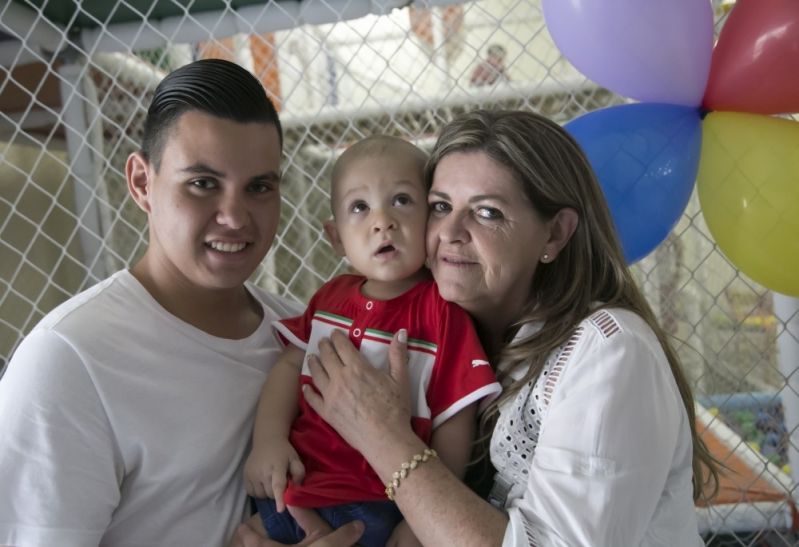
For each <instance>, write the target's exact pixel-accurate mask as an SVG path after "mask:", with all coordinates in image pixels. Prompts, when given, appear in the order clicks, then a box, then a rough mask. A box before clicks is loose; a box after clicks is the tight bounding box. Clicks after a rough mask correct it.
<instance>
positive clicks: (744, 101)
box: [703, 0, 799, 114]
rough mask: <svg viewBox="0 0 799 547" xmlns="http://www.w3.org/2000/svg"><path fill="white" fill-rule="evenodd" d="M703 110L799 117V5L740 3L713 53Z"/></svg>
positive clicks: (774, 0)
mask: <svg viewBox="0 0 799 547" xmlns="http://www.w3.org/2000/svg"><path fill="white" fill-rule="evenodd" d="M703 106H704V107H705V108H707V109H709V110H730V111H735V112H752V113H755V114H781V113H792V112H799V1H797V0H738V2H737V3H736V5H735V7H734V8H733V9H732V11H731V12H730V14H729V16H728V17H727V21H726V22H725V23H724V27H723V28H722V29H721V34H720V35H719V41H718V44H716V49H715V50H714V51H713V57H712V61H711V65H710V78H709V79H708V85H707V91H706V92H705V99H704V101H703Z"/></svg>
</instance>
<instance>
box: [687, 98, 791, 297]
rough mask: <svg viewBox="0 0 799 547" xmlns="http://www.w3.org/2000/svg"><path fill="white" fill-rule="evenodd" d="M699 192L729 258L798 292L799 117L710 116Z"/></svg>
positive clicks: (773, 284)
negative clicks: (792, 118) (794, 118)
mask: <svg viewBox="0 0 799 547" xmlns="http://www.w3.org/2000/svg"><path fill="white" fill-rule="evenodd" d="M697 190H698V193H699V203H700V205H701V207H702V214H703V215H704V217H705V221H706V222H707V226H708V228H709V229H710V233H711V234H713V238H714V239H715V240H716V243H717V244H718V246H719V248H720V249H721V250H722V251H723V252H724V254H725V255H726V256H727V258H728V259H729V260H730V262H732V263H733V264H735V266H737V267H738V269H740V270H741V271H742V272H744V273H745V274H746V275H748V276H749V277H751V278H752V279H754V280H755V281H757V282H758V283H760V284H761V285H763V286H765V287H767V288H769V289H772V290H774V291H777V292H780V293H783V294H788V295H792V296H799V123H797V122H794V121H789V120H783V119H778V118H770V117H767V116H760V115H758V114H741V113H735V112H713V113H711V114H709V115H708V116H707V117H706V118H705V120H704V122H703V138H702V158H701V161H700V166H699V176H698V179H697Z"/></svg>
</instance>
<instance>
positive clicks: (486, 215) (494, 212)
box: [476, 207, 505, 220]
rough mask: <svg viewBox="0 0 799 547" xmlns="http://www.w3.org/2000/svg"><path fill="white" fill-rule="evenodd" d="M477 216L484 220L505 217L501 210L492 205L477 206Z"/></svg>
mask: <svg viewBox="0 0 799 547" xmlns="http://www.w3.org/2000/svg"><path fill="white" fill-rule="evenodd" d="M476 213H477V216H478V217H480V218H483V219H486V220H500V219H502V218H505V216H504V215H503V214H502V211H500V210H499V209H495V208H494V207H479V208H478V209H477V211H476Z"/></svg>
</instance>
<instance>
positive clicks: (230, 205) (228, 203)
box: [216, 195, 249, 230]
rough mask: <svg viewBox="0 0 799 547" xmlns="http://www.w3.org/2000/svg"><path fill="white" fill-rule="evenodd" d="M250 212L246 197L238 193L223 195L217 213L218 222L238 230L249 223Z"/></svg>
mask: <svg viewBox="0 0 799 547" xmlns="http://www.w3.org/2000/svg"><path fill="white" fill-rule="evenodd" d="M248 218H249V213H248V212H247V206H246V204H245V201H244V198H242V197H241V196H237V195H226V196H223V198H222V200H221V201H220V203H219V209H218V210H217V213H216V222H217V223H218V224H220V225H222V226H227V227H229V228H233V229H234V230H238V229H240V228H243V227H244V226H246V225H247V221H248Z"/></svg>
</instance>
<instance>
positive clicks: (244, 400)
mask: <svg viewBox="0 0 799 547" xmlns="http://www.w3.org/2000/svg"><path fill="white" fill-rule="evenodd" d="M247 288H248V290H249V291H250V292H251V294H252V295H253V296H254V297H255V298H256V299H257V300H258V301H259V302H260V303H261V305H262V307H263V311H264V318H263V321H262V324H261V326H260V327H259V328H258V329H256V331H255V332H254V333H253V334H252V335H250V336H249V337H247V338H245V339H242V340H229V339H223V338H217V337H214V336H211V335H209V334H207V333H205V332H203V331H201V330H199V329H197V328H195V327H193V326H191V325H189V324H188V323H185V322H183V321H181V320H180V319H178V318H176V317H174V316H173V315H171V314H169V313H168V312H166V311H165V310H164V309H163V308H162V307H161V306H160V305H159V304H158V303H157V302H156V301H155V300H154V299H153V298H152V296H151V295H150V294H149V293H148V292H147V291H146V290H145V289H144V287H143V286H142V285H141V284H140V283H139V282H138V281H137V280H136V279H135V278H134V277H133V276H132V275H131V274H130V273H129V272H128V271H120V272H117V273H116V274H114V275H113V276H112V277H110V278H109V279H107V280H105V281H103V282H101V283H99V284H98V285H96V286H94V287H92V288H90V289H89V290H87V291H85V292H83V293H81V294H79V295H77V296H75V297H74V298H72V299H70V300H68V301H67V302H65V303H64V304H62V305H61V306H59V307H58V308H56V309H55V310H53V311H52V312H51V313H49V314H48V315H47V316H46V317H45V318H44V319H43V320H42V321H41V322H40V323H39V325H37V326H36V328H35V329H34V330H33V332H31V333H30V335H29V336H28V337H27V338H26V339H25V340H24V341H23V342H22V344H21V345H20V346H19V348H18V349H17V351H16V353H15V355H14V356H13V358H12V360H11V362H10V363H9V366H8V369H7V371H6V374H5V375H4V376H3V378H2V380H0V439H2V441H0V492H2V494H0V544H2V545H6V544H7V545H20V546H25V547H28V546H40V545H41V546H53V545H58V546H61V547H71V546H76V547H77V546H81V547H85V546H90V545H107V546H130V547H133V546H136V547H140V546H154V545H158V546H170V545H175V546H189V545H209V546H213V545H223V544H224V543H225V542H226V541H227V540H228V539H229V538H230V537H231V536H232V534H233V532H234V530H235V528H236V526H237V525H238V524H239V523H240V522H241V521H242V517H243V516H244V514H245V511H246V508H245V502H246V497H245V492H244V487H243V482H242V467H243V461H244V458H245V455H246V451H247V450H248V445H249V438H250V432H251V429H252V423H253V417H254V412H255V407H256V404H257V400H258V395H259V393H260V389H261V385H262V384H263V381H264V379H265V375H266V372H267V371H268V370H269V368H270V367H271V366H272V365H273V364H274V362H275V360H276V359H277V357H278V356H279V354H280V352H281V350H282V346H281V343H280V342H279V340H277V339H276V337H275V334H274V331H273V329H272V328H271V327H270V324H271V323H272V321H274V320H276V319H278V318H281V317H287V316H292V315H296V314H298V313H300V312H301V311H302V308H301V307H299V306H297V305H295V304H293V303H290V302H289V301H286V300H284V299H281V298H278V297H276V296H274V295H270V294H268V293H266V292H264V291H261V290H260V289H258V288H256V287H254V286H252V285H248V286H247Z"/></svg>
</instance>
